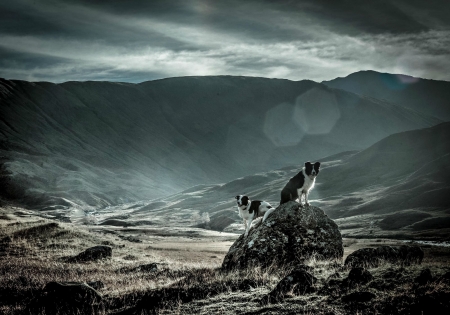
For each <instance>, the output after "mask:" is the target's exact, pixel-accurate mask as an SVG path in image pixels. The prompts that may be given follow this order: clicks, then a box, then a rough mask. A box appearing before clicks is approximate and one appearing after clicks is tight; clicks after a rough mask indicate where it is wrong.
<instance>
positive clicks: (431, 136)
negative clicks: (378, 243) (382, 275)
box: [122, 123, 450, 237]
mask: <svg viewBox="0 0 450 315" xmlns="http://www.w3.org/2000/svg"><path fill="white" fill-rule="evenodd" d="M448 139H450V123H442V124H440V125H437V126H435V127H431V128H426V129H421V130H413V131H408V132H402V133H398V134H394V135H391V136H388V137H387V138H385V139H383V140H381V141H379V142H377V143H376V144H374V145H373V146H371V147H369V148H367V149H366V150H363V151H360V152H357V151H350V152H343V153H341V154H337V155H334V156H330V157H328V158H324V159H321V161H322V170H321V172H320V174H319V177H318V178H317V183H316V187H315V188H314V189H313V190H312V192H311V194H310V202H311V203H312V204H313V205H317V206H320V207H321V208H322V209H324V211H325V212H326V213H327V214H328V215H329V216H330V217H332V218H334V219H336V220H337V222H338V224H339V225H340V228H341V229H342V230H343V231H346V230H349V231H351V232H348V231H347V232H346V233H352V235H353V236H355V235H358V234H361V233H363V234H364V235H366V236H367V235H368V233H369V230H373V231H378V233H379V235H381V236H387V235H390V234H392V233H395V234H396V235H397V236H398V235H399V234H401V235H411V234H418V235H422V236H428V237H430V236H432V237H443V236H445V235H448V234H446V233H448V232H449V231H450V215H449V214H450V199H449V198H448V196H449V194H450V184H449V183H450V167H449V165H448V160H449V157H450V141H449V140H448ZM300 168H301V165H297V166H291V167H285V168H282V169H278V170H274V171H270V172H265V173H258V174H255V175H252V176H245V177H241V178H238V179H236V180H233V181H231V182H228V183H226V184H223V185H212V186H198V187H193V188H191V189H189V190H186V191H184V192H181V193H178V194H175V195H173V196H170V197H167V198H163V199H160V200H156V201H154V202H152V203H150V204H145V205H140V206H136V207H135V208H132V209H129V210H125V209H123V210H122V211H124V212H129V213H130V218H132V219H134V220H143V219H144V218H147V219H150V220H152V222H153V223H154V224H169V225H187V224H196V223H200V224H203V226H207V227H209V228H212V229H216V230H222V229H230V228H231V227H232V226H235V227H236V228H241V226H242V223H241V219H240V218H239V217H238V215H237V213H236V206H235V200H234V196H236V195H239V194H247V195H248V196H250V198H251V199H253V200H266V201H269V202H270V203H271V204H272V205H273V206H277V205H278V203H279V198H280V191H281V189H282V188H283V187H284V185H285V184H286V182H287V181H288V180H289V178H290V177H292V176H294V175H295V174H296V173H297V172H298V171H299V169H300ZM205 213H208V216H207V215H206V214H205ZM208 218H209V220H210V221H209V222H207V221H208Z"/></svg>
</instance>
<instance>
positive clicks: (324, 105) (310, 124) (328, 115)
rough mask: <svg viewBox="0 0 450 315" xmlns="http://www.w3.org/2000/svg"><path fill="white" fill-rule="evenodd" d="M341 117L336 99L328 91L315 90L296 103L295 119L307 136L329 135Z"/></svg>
mask: <svg viewBox="0 0 450 315" xmlns="http://www.w3.org/2000/svg"><path fill="white" fill-rule="evenodd" d="M340 117H341V111H340V110H339V106H338V103H337V100H336V97H335V95H334V94H333V93H332V92H330V91H328V90H324V89H318V88H313V89H311V90H308V91H307V92H305V93H303V94H302V95H300V96H299V97H297V100H296V102H295V106H294V113H293V119H294V121H295V122H296V123H297V124H298V126H300V127H301V128H302V129H303V130H304V131H305V132H306V133H307V134H312V135H319V134H327V133H329V132H330V131H331V130H332V129H333V127H334V126H335V124H336V123H337V122H338V120H339V118H340Z"/></svg>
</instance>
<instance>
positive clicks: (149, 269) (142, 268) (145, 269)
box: [135, 263, 158, 272]
mask: <svg viewBox="0 0 450 315" xmlns="http://www.w3.org/2000/svg"><path fill="white" fill-rule="evenodd" d="M135 270H136V271H142V272H153V271H157V270H158V265H157V264H156V263H151V264H145V265H140V266H137V267H136V268H135Z"/></svg>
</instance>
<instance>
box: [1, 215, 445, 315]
mask: <svg viewBox="0 0 450 315" xmlns="http://www.w3.org/2000/svg"><path fill="white" fill-rule="evenodd" d="M122 230H123V228H121V227H111V228H108V229H106V228H103V227H102V228H98V227H89V226H73V225H71V224H67V223H60V222H55V221H51V220H46V219H42V218H40V217H38V216H34V215H33V214H32V213H27V212H26V211H24V210H22V209H18V208H13V207H3V208H0V314H36V313H37V314H39V313H40V314H54V313H55V310H54V309H46V308H45V307H44V308H42V307H41V308H33V305H36V301H39V299H42V297H43V296H44V293H43V291H42V289H43V288H44V287H45V285H46V284H47V283H49V282H51V281H58V282H86V283H94V284H95V285H94V284H92V286H97V291H98V293H99V294H100V295H101V297H102V301H101V308H99V309H95V312H97V313H99V314H197V315H198V314H422V313H423V314H445V313H448V311H449V309H450V277H449V274H448V272H449V271H450V264H449V262H450V248H448V247H439V246H425V247H424V248H423V250H424V252H425V258H424V261H423V263H422V265H412V266H401V265H393V264H389V263H386V264H383V265H382V266H380V267H377V268H371V269H369V272H370V273H371V274H372V276H373V279H372V280H371V281H369V282H367V283H364V284H354V285H345V283H346V282H345V280H344V279H346V278H347V276H348V273H349V270H348V269H346V268H344V267H343V265H342V262H337V263H336V262H330V261H318V260H316V259H314V257H313V258H311V259H310V260H309V261H308V262H307V263H306V266H307V268H308V270H309V272H310V273H311V274H312V275H313V276H314V277H315V278H317V281H316V282H315V283H314V290H313V292H311V293H308V294H298V293H294V290H292V292H288V293H287V294H286V296H285V297H284V299H282V300H280V301H277V302H273V303H269V304H262V303H260V302H261V300H262V299H263V297H264V296H266V294H268V293H269V292H270V291H271V290H273V289H274V288H275V287H276V285H277V284H278V283H279V282H280V280H281V279H282V278H283V277H285V276H286V275H288V274H289V273H290V272H291V270H292V268H277V266H272V267H270V268H269V269H267V270H260V269H258V268H254V269H249V270H235V271H233V272H223V271H221V270H220V266H221V262H222V259H223V257H224V256H225V254H226V252H227V250H228V247H229V246H230V245H231V243H232V242H233V240H234V239H235V238H236V235H234V236H233V235H232V234H229V233H223V234H221V233H215V234H202V233H200V232H198V231H197V230H190V231H189V230H186V231H184V233H180V232H179V231H178V232H173V233H172V234H171V231H170V230H166V231H165V233H161V231H159V232H158V233H157V232H155V230H148V231H146V230H145V229H141V230H138V231H139V232H138V234H136V233H137V232H136V231H134V233H135V234H134V235H133V237H130V235H127V233H129V231H128V232H127V231H126V230H125V231H122ZM344 244H345V245H344V246H345V255H348V254H349V253H351V252H352V251H354V250H355V249H358V248H361V247H369V246H377V245H380V244H382V245H386V244H389V245H396V244H400V243H399V242H397V241H393V240H382V239H372V240H365V239H345V240H344ZM96 245H108V246H110V247H111V248H112V251H113V254H112V258H110V259H105V260H100V261H96V262H78V263H70V262H68V258H69V257H73V256H75V255H76V254H78V253H80V252H81V251H83V250H85V249H86V248H89V247H92V246H96ZM150 264H155V265H154V266H156V267H155V268H151V269H146V268H142V266H148V265H150ZM427 268H428V269H429V270H430V272H431V275H432V279H431V281H429V282H428V283H423V284H420V283H419V282H420V281H418V280H417V277H418V276H419V274H420V273H421V272H422V271H423V270H424V269H427ZM446 273H447V274H446ZM358 292H365V293H364V294H371V296H372V298H370V300H369V301H367V302H357V301H354V300H353V299H352V297H353V296H354V295H355V294H359V293H358ZM367 292H368V293H367ZM352 294H353V295H352ZM58 303H60V302H58ZM93 311H94V310H93ZM56 313H58V311H56ZM60 313H67V311H66V310H61V312H60ZM74 313H76V311H74Z"/></svg>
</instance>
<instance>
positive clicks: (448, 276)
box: [436, 271, 450, 285]
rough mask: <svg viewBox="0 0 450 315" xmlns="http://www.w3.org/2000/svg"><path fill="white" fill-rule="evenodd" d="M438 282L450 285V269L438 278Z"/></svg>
mask: <svg viewBox="0 0 450 315" xmlns="http://www.w3.org/2000/svg"><path fill="white" fill-rule="evenodd" d="M436 281H437V282H442V283H446V284H448V285H450V271H447V272H446V273H444V274H443V275H442V276H440V277H439V278H437V279H436Z"/></svg>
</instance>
